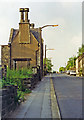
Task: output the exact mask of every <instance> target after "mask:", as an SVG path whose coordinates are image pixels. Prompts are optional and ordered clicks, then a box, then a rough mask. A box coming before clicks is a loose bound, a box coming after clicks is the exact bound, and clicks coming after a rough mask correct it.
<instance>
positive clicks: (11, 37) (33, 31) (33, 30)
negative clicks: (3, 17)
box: [9, 28, 40, 42]
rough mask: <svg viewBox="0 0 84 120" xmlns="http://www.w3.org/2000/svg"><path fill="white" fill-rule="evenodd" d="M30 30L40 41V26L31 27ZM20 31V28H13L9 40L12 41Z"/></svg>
mask: <svg viewBox="0 0 84 120" xmlns="http://www.w3.org/2000/svg"><path fill="white" fill-rule="evenodd" d="M30 32H31V33H32V34H33V35H34V37H35V38H36V39H37V41H38V42H40V41H39V33H38V28H36V29H30ZM18 33H19V29H13V28H12V29H11V33H10V39H9V42H12V41H13V39H14V38H15V37H16V35H17V34H18Z"/></svg>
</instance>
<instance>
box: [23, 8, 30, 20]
mask: <svg viewBox="0 0 84 120" xmlns="http://www.w3.org/2000/svg"><path fill="white" fill-rule="evenodd" d="M24 12H25V22H28V12H29V8H24Z"/></svg>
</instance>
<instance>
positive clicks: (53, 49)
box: [44, 45, 55, 75]
mask: <svg viewBox="0 0 84 120" xmlns="http://www.w3.org/2000/svg"><path fill="white" fill-rule="evenodd" d="M48 50H55V49H51V48H50V49H46V45H45V61H44V75H45V74H46V52H47V51H48Z"/></svg>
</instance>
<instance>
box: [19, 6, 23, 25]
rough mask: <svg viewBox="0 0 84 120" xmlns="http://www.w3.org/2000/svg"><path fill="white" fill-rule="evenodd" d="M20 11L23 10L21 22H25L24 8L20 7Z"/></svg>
mask: <svg viewBox="0 0 84 120" xmlns="http://www.w3.org/2000/svg"><path fill="white" fill-rule="evenodd" d="M19 12H21V19H20V22H21V23H22V22H24V8H20V9H19Z"/></svg>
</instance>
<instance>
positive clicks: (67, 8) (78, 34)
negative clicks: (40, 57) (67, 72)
mask: <svg viewBox="0 0 84 120" xmlns="http://www.w3.org/2000/svg"><path fill="white" fill-rule="evenodd" d="M59 1H60V2H57V1H56V0H55V1H54V0H53V1H52V2H51V1H49V0H48V2H26V0H24V1H20V0H17V1H16V0H15V1H14V0H12V1H11V0H7V2H5V0H3V2H2V0H1V1H0V44H7V43H8V40H9V35H10V29H11V28H17V29H18V28H19V24H18V23H19V21H20V13H19V8H21V7H23V8H29V11H30V12H29V19H30V23H35V27H41V26H44V25H47V24H58V25H59V26H58V27H56V28H52V27H47V28H44V29H43V31H42V37H43V39H44V43H45V44H46V45H47V48H54V49H55V50H53V51H50V50H49V51H47V57H48V58H51V60H52V62H53V65H54V67H53V69H54V70H58V69H59V67H61V66H65V64H66V63H67V61H68V58H70V57H72V56H75V55H77V51H78V48H79V47H80V46H81V44H82V0H78V1H77V0H76V1H77V2H76V1H75V0H73V2H72V1H71V0H69V2H64V1H62V0H59Z"/></svg>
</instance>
